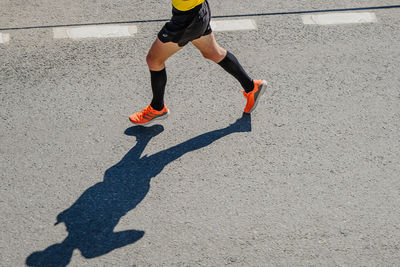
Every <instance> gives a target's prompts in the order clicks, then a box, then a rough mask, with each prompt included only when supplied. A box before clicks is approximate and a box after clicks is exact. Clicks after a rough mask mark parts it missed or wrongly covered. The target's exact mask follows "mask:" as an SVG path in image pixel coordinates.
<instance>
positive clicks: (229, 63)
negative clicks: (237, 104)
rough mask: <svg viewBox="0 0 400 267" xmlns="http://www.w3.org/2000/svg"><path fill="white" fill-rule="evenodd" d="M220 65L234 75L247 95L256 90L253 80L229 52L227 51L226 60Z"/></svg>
mask: <svg viewBox="0 0 400 267" xmlns="http://www.w3.org/2000/svg"><path fill="white" fill-rule="evenodd" d="M218 65H220V66H221V67H222V68H223V69H224V70H226V71H227V72H229V73H230V74H232V75H233V76H234V77H235V78H236V79H237V80H238V81H239V82H240V84H241V85H242V87H243V89H244V90H245V91H246V93H248V92H250V91H251V90H253V89H254V83H253V80H252V79H251V78H250V77H249V75H247V73H246V72H245V71H244V69H243V68H242V66H241V65H240V63H239V61H238V60H237V58H236V57H235V56H234V55H233V54H231V53H230V52H229V51H227V53H226V56H225V58H224V59H223V60H221V62H219V63H218Z"/></svg>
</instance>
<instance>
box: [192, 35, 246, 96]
mask: <svg viewBox="0 0 400 267" xmlns="http://www.w3.org/2000/svg"><path fill="white" fill-rule="evenodd" d="M192 44H193V45H194V46H195V47H196V48H197V49H199V50H200V52H201V53H202V55H203V56H204V57H205V58H207V59H210V60H212V61H214V62H215V63H218V64H219V65H220V66H221V67H222V68H223V69H224V70H226V71H227V72H228V73H230V74H231V75H233V76H234V77H235V78H236V79H237V80H238V81H239V82H240V84H241V85H242V87H243V89H244V90H245V91H246V92H250V91H252V90H253V88H254V83H253V80H252V79H251V78H250V77H249V75H247V73H246V71H245V70H244V69H243V67H242V66H241V65H240V63H239V61H238V60H237V59H236V57H235V56H234V55H233V54H231V53H229V52H228V51H226V50H225V49H224V48H222V47H220V46H219V45H218V44H217V42H216V40H215V37H214V33H211V34H208V35H205V36H202V37H200V38H199V39H196V40H193V41H192Z"/></svg>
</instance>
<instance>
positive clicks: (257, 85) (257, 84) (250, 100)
mask: <svg viewBox="0 0 400 267" xmlns="http://www.w3.org/2000/svg"><path fill="white" fill-rule="evenodd" d="M253 83H254V89H253V91H250V92H248V93H246V92H245V91H244V90H242V92H243V95H244V97H246V99H247V103H246V106H245V107H244V112H245V113H251V112H252V111H253V110H254V109H255V108H256V106H257V104H258V100H260V96H261V95H262V94H263V93H264V91H265V87H266V86H267V82H266V81H261V80H254V81H253Z"/></svg>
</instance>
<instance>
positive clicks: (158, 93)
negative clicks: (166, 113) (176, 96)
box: [150, 68, 167, 110]
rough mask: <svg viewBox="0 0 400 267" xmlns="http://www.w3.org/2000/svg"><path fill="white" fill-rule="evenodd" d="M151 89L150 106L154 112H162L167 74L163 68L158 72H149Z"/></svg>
mask: <svg viewBox="0 0 400 267" xmlns="http://www.w3.org/2000/svg"><path fill="white" fill-rule="evenodd" d="M150 76H151V89H152V91H153V100H152V101H151V103H150V105H151V107H152V108H154V109H155V110H162V109H163V107H164V92H165V85H166V84H167V72H166V71H165V68H164V69H162V70H160V71H153V70H151V71H150Z"/></svg>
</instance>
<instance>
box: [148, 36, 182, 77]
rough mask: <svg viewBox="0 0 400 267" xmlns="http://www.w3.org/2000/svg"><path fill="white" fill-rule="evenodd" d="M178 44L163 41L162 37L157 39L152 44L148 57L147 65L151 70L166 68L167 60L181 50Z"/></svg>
mask: <svg viewBox="0 0 400 267" xmlns="http://www.w3.org/2000/svg"><path fill="white" fill-rule="evenodd" d="M181 49H182V47H180V46H179V45H178V44H176V43H173V42H168V43H163V42H161V41H160V39H158V38H157V39H156V40H155V41H154V43H153V44H152V46H151V48H150V50H149V52H148V54H147V57H146V61H147V65H148V66H149V69H150V70H153V71H160V70H162V69H164V68H165V61H167V59H168V58H169V57H171V56H172V55H173V54H175V53H176V52H178V51H179V50H181Z"/></svg>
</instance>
